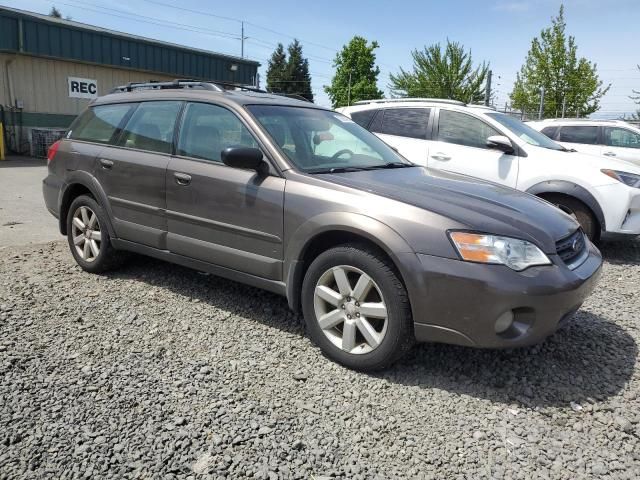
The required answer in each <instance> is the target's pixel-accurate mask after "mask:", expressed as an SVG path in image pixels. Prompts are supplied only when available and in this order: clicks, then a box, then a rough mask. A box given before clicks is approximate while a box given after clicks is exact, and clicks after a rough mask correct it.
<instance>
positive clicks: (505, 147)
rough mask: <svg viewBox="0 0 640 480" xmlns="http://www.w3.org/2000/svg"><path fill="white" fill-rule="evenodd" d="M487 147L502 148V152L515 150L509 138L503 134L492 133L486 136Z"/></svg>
mask: <svg viewBox="0 0 640 480" xmlns="http://www.w3.org/2000/svg"><path fill="white" fill-rule="evenodd" d="M487 147H489V148H495V149H496V150H502V151H503V152H504V153H513V152H514V151H515V149H514V148H513V145H512V144H511V140H509V138H508V137H505V136H504V135H492V136H491V137H489V138H487Z"/></svg>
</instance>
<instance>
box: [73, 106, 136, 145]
mask: <svg viewBox="0 0 640 480" xmlns="http://www.w3.org/2000/svg"><path fill="white" fill-rule="evenodd" d="M133 107H134V104H130V103H119V104H115V105H99V106H97V107H90V108H88V109H87V110H86V111H85V112H84V113H83V114H82V115H80V117H78V119H77V120H76V121H75V122H74V124H73V125H72V126H71V129H70V130H69V134H68V137H69V138H71V139H74V140H86V141H89V142H96V143H109V142H110V141H111V140H112V139H113V138H114V136H115V134H116V132H117V131H118V129H119V128H121V127H122V123H123V120H124V119H125V117H126V116H127V114H128V113H129V111H130V110H131V109H132V108H133Z"/></svg>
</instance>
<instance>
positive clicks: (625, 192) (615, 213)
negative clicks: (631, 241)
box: [595, 182, 640, 236]
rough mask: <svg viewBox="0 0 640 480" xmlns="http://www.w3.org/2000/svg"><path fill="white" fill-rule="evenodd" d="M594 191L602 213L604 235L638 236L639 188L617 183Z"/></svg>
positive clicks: (639, 220) (639, 217)
mask: <svg viewBox="0 0 640 480" xmlns="http://www.w3.org/2000/svg"><path fill="white" fill-rule="evenodd" d="M595 190H596V194H597V195H598V196H599V197H600V200H599V203H600V205H601V206H602V207H603V211H604V216H605V223H606V231H605V232H604V233H605V235H606V234H613V235H611V236H615V235H616V234H618V235H627V236H629V235H640V188H632V187H628V186H626V185H623V184H622V183H619V182H618V183H615V184H612V185H604V186H600V187H595Z"/></svg>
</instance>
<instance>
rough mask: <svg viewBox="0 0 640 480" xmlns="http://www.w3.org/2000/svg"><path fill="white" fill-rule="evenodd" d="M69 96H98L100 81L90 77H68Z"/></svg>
mask: <svg viewBox="0 0 640 480" xmlns="http://www.w3.org/2000/svg"><path fill="white" fill-rule="evenodd" d="M67 83H68V84H69V96H70V97H74V98H96V97H97V96H98V81H97V80H91V79H90V78H78V77H67Z"/></svg>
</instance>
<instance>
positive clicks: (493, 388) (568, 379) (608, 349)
mask: <svg viewBox="0 0 640 480" xmlns="http://www.w3.org/2000/svg"><path fill="white" fill-rule="evenodd" d="M637 355H638V346H637V345H636V343H635V341H634V340H633V338H632V337H631V336H630V335H629V334H628V333H626V332H625V331H624V330H623V329H622V328H621V327H619V326H618V325H616V324H615V323H613V322H611V321H608V320H606V319H605V318H603V317H600V316H598V315H594V314H592V313H589V312H583V311H580V312H578V313H577V314H576V315H575V316H574V318H573V319H572V320H571V321H570V322H569V323H568V324H567V325H566V326H565V327H564V328H563V329H561V330H559V331H558V332H556V334H555V335H552V336H551V337H549V338H548V339H547V340H546V341H545V342H543V343H542V344H540V345H535V346H532V347H527V348H520V349H512V350H483V349H473V348H467V347H456V346H449V345H440V344H423V345H418V346H417V347H416V348H415V349H414V351H413V352H412V353H411V354H409V355H407V357H405V358H404V359H403V360H402V362H400V363H399V364H397V365H395V366H394V367H392V368H391V369H390V370H388V371H386V372H383V373H382V374H380V376H381V377H383V378H385V379H387V380H388V381H390V382H394V383H398V384H402V385H410V386H420V387H422V388H439V389H442V390H447V391H449V392H453V393H456V394H460V395H470V396H472V397H477V398H486V399H489V400H491V401H495V402H501V403H505V404H507V403H514V402H515V403H520V404H523V405H526V406H528V407H536V406H539V407H544V406H553V405H558V406H559V405H567V404H569V403H570V402H582V401H585V400H586V401H589V399H593V400H603V399H605V398H607V397H610V396H613V395H615V394H617V393H618V392H619V391H620V390H621V389H622V388H623V387H624V386H625V384H626V383H627V382H628V381H629V380H630V379H631V377H632V375H633V370H634V366H635V364H636V357H637Z"/></svg>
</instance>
